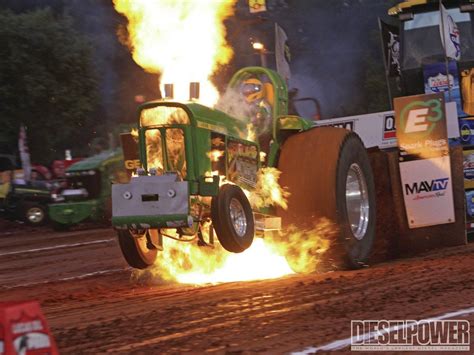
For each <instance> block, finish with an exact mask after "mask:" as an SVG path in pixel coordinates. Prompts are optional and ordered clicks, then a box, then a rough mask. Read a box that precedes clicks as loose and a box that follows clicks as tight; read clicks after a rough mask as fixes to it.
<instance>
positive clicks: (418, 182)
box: [394, 93, 455, 228]
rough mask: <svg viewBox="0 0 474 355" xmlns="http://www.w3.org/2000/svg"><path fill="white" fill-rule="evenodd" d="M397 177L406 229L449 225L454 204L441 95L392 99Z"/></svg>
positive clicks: (452, 220) (452, 218)
mask: <svg viewBox="0 0 474 355" xmlns="http://www.w3.org/2000/svg"><path fill="white" fill-rule="evenodd" d="M394 102H395V121H396V122H395V126H396V127H397V139H398V145H399V148H400V177H401V183H402V190H403V197H404V201H405V209H406V213H407V219H408V226H409V228H419V227H425V226H432V225H436V224H444V223H453V222H454V221H455V218H454V201H453V191H452V178H451V162H450V158H449V145H448V134H447V126H446V115H445V107H444V96H443V94H442V93H438V94H431V95H417V96H408V97H400V98H396V99H395V101H394Z"/></svg>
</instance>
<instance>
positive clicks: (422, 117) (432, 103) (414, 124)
mask: <svg viewBox="0 0 474 355" xmlns="http://www.w3.org/2000/svg"><path fill="white" fill-rule="evenodd" d="M442 119H443V108H442V106H441V101H440V100H439V99H433V100H429V101H413V102H411V103H410V104H408V105H407V106H406V107H405V108H404V109H403V110H402V112H401V114H400V123H401V128H402V130H403V132H404V133H409V134H410V133H416V134H417V135H418V136H419V137H420V138H422V137H426V136H429V135H430V134H431V132H433V130H434V129H435V128H436V125H437V123H438V122H439V121H440V120H442Z"/></svg>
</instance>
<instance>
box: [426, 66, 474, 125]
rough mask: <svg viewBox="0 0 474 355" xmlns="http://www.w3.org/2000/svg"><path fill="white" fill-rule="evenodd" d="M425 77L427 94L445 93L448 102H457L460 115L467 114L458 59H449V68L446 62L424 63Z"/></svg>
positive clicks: (464, 115)
mask: <svg viewBox="0 0 474 355" xmlns="http://www.w3.org/2000/svg"><path fill="white" fill-rule="evenodd" d="M446 69H447V70H446ZM423 78H424V86H425V94H432V93H443V95H444V99H445V101H446V102H449V101H454V102H456V108H457V110H458V116H459V117H466V116H467V115H466V113H465V112H464V111H463V105H462V99H461V85H460V78H459V70H458V65H457V63H456V61H454V60H451V61H449V62H448V68H446V63H445V62H439V63H432V64H425V65H423ZM450 89H451V90H450ZM450 91H451V92H450Z"/></svg>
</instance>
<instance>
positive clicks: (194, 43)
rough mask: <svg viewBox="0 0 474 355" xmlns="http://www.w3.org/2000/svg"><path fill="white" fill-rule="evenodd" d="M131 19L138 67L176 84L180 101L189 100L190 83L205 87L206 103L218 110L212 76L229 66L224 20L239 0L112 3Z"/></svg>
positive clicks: (129, 42) (129, 41)
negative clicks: (220, 67) (224, 66)
mask: <svg viewBox="0 0 474 355" xmlns="http://www.w3.org/2000/svg"><path fill="white" fill-rule="evenodd" d="M113 1H114V6H115V9H116V10H117V12H119V13H121V14H123V15H124V16H125V17H126V18H127V19H128V25H127V30H128V38H127V39H126V40H125V41H126V43H127V45H128V46H129V47H130V49H131V51H132V54H133V59H134V60H135V62H136V63H137V64H138V65H140V66H141V67H142V68H144V69H145V70H146V71H148V72H150V73H157V74H161V80H160V82H161V84H162V86H163V85H164V84H167V83H172V84H174V96H175V97H174V98H175V99H176V100H188V99H189V83H190V82H199V83H200V84H201V90H200V91H201V93H202V95H201V102H202V103H203V104H205V105H208V106H213V105H214V104H215V103H216V102H217V99H218V97H219V94H218V91H217V89H216V88H215V86H214V85H213V84H212V83H211V81H210V77H211V75H212V74H213V73H214V72H215V71H216V70H217V69H218V68H219V66H222V65H225V64H227V63H228V62H229V61H230V59H231V58H232V55H233V52H232V49H231V47H230V46H229V45H228V44H227V42H226V39H225V35H226V30H225V26H224V23H223V22H224V20H225V19H226V18H228V17H230V16H232V15H233V13H234V4H235V2H236V0H203V1H197V0H194V1H191V0H186V1H175V0H113Z"/></svg>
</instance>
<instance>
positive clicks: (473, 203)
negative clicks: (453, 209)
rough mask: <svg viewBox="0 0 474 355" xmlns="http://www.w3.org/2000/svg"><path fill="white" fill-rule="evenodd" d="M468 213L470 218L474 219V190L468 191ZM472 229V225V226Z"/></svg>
mask: <svg viewBox="0 0 474 355" xmlns="http://www.w3.org/2000/svg"><path fill="white" fill-rule="evenodd" d="M465 194H466V212H467V215H468V217H470V218H473V217H474V190H470V191H466V192H465ZM471 228H472V225H471Z"/></svg>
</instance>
